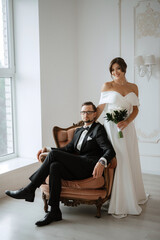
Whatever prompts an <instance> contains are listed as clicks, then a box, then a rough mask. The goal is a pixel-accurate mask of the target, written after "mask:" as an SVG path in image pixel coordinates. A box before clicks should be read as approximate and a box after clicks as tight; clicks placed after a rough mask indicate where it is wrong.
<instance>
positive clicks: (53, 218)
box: [35, 211, 62, 227]
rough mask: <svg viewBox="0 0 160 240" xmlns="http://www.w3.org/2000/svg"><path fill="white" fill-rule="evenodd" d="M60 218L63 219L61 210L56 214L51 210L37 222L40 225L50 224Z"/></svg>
mask: <svg viewBox="0 0 160 240" xmlns="http://www.w3.org/2000/svg"><path fill="white" fill-rule="evenodd" d="M60 220H62V213H61V211H59V212H58V214H54V213H51V212H49V213H47V214H46V216H45V217H44V218H43V219H42V220H40V221H38V222H36V223H35V224H36V225H37V226H38V227H42V226H45V225H48V224H50V223H51V222H57V221H60Z"/></svg>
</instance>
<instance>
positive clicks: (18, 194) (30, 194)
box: [5, 188, 35, 202]
mask: <svg viewBox="0 0 160 240" xmlns="http://www.w3.org/2000/svg"><path fill="white" fill-rule="evenodd" d="M5 193H6V194H7V195H8V196H9V197H12V198H16V199H25V200H26V201H28V202H34V197H35V191H31V190H29V189H25V188H21V189H20V190H17V191H5Z"/></svg>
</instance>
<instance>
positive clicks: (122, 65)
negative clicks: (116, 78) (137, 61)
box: [109, 57, 127, 75]
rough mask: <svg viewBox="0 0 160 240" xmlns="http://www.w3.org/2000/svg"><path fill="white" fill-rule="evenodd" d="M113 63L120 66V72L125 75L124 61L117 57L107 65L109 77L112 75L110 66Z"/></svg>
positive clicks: (125, 66) (125, 65)
mask: <svg viewBox="0 0 160 240" xmlns="http://www.w3.org/2000/svg"><path fill="white" fill-rule="evenodd" d="M115 63H117V64H118V65H119V66H120V68H121V71H122V72H124V73H126V69H127V64H126V62H125V61H124V59H123V58H120V57H117V58H114V59H113V60H112V61H111V63H110V65H109V71H110V73H111V75H112V66H113V64H115Z"/></svg>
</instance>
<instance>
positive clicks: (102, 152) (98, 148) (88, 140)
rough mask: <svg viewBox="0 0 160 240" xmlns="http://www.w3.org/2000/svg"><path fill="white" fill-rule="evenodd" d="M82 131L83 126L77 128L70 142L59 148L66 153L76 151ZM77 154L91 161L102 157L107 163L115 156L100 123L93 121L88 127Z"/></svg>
mask: <svg viewBox="0 0 160 240" xmlns="http://www.w3.org/2000/svg"><path fill="white" fill-rule="evenodd" d="M82 131H83V127H81V128H77V129H76V131H75V133H74V136H73V139H72V140H71V142H70V143H68V144H67V145H66V146H65V147H62V148H59V149H60V150H62V151H65V152H68V153H77V148H76V146H77V143H78V140H79V138H80V136H81V133H82ZM79 155H81V156H85V157H87V158H88V159H90V160H91V161H96V162H97V161H98V160H99V158H101V157H104V158H105V159H106V160H107V163H110V161H111V160H112V158H113V157H115V151H114V149H113V146H112V144H111V142H110V141H109V139H108V136H107V133H106V130H105V129H104V127H103V125H102V124H100V123H96V122H94V123H93V124H92V126H91V127H90V128H89V130H88V133H87V134H86V136H85V138H84V141H83V143H82V146H81V150H80V151H79Z"/></svg>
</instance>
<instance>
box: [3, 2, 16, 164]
mask: <svg viewBox="0 0 160 240" xmlns="http://www.w3.org/2000/svg"><path fill="white" fill-rule="evenodd" d="M6 7H7V26H8V28H7V34H8V54H9V56H8V59H9V67H8V68H0V78H10V79H11V99H12V122H13V124H12V128H13V153H9V154H7V155H4V156H0V162H1V161H5V160H9V159H12V158H15V157H17V138H16V106H15V102H16V98H15V58H14V34H13V32H14V31H13V3H12V0H6Z"/></svg>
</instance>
